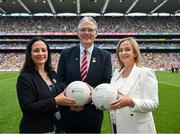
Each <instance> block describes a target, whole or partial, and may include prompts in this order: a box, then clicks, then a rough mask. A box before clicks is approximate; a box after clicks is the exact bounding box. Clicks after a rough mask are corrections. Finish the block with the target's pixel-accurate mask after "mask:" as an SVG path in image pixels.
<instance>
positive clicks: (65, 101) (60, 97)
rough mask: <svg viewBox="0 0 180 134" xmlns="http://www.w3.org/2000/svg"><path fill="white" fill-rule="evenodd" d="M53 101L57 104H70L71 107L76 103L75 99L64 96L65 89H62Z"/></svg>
mask: <svg viewBox="0 0 180 134" xmlns="http://www.w3.org/2000/svg"><path fill="white" fill-rule="evenodd" d="M55 102H56V104H57V105H62V106H71V107H72V106H75V104H76V101H75V100H73V99H71V98H68V97H67V96H65V91H63V92H62V93H60V94H59V95H57V96H56V97H55Z"/></svg>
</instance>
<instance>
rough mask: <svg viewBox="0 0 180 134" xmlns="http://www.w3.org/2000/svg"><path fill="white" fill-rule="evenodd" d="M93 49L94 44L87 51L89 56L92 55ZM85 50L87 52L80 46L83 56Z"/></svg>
mask: <svg viewBox="0 0 180 134" xmlns="http://www.w3.org/2000/svg"><path fill="white" fill-rule="evenodd" d="M93 49H94V44H93V45H92V46H91V47H89V48H88V49H86V50H87V52H88V53H89V54H92V51H93ZM84 50H85V48H84V47H83V46H82V45H81V44H80V53H81V54H83V53H84Z"/></svg>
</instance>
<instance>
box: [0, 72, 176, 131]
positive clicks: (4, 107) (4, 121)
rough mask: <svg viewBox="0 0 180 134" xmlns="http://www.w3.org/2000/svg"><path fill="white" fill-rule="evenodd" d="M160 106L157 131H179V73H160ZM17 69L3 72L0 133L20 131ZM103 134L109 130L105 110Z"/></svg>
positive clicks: (158, 74) (0, 86) (0, 97)
mask: <svg viewBox="0 0 180 134" xmlns="http://www.w3.org/2000/svg"><path fill="white" fill-rule="evenodd" d="M156 75H157V78H158V82H159V101H160V105H159V107H158V109H157V110H156V111H155V112H154V113H153V114H154V119H155V124H156V128H157V132H158V133H180V125H179V124H180V101H179V98H180V73H177V74H175V73H174V74H172V73H170V72H157V73H156ZM17 76H18V73H17V72H0V133H17V132H19V131H18V130H19V121H20V119H21V116H22V113H21V111H20V109H19V105H18V101H17V96H16V79H17ZM102 133H110V127H109V117H108V113H107V112H105V116H104V121H103V127H102Z"/></svg>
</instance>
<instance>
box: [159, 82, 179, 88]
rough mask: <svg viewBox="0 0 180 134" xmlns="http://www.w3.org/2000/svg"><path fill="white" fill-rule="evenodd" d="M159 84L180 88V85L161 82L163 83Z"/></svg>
mask: <svg viewBox="0 0 180 134" xmlns="http://www.w3.org/2000/svg"><path fill="white" fill-rule="evenodd" d="M158 83H161V84H166V85H170V86H174V87H180V85H176V84H171V83H166V82H161V81H158Z"/></svg>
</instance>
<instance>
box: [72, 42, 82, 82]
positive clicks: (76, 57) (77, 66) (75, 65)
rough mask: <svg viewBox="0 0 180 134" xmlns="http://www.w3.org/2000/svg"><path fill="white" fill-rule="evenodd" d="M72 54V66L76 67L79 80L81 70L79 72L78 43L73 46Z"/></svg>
mask: <svg viewBox="0 0 180 134" xmlns="http://www.w3.org/2000/svg"><path fill="white" fill-rule="evenodd" d="M71 54H72V56H73V62H74V64H73V68H77V76H79V79H80V80H81V72H80V48H79V45H78V46H77V47H76V48H75V50H74V51H73V53H71Z"/></svg>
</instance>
